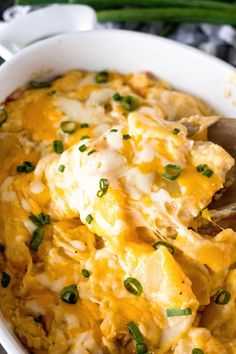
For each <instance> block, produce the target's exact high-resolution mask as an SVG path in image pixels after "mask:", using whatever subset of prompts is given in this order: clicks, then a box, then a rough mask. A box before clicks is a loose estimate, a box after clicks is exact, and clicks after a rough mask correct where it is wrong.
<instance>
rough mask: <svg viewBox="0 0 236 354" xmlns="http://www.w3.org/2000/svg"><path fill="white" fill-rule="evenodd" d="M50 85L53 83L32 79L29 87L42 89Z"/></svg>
mask: <svg viewBox="0 0 236 354" xmlns="http://www.w3.org/2000/svg"><path fill="white" fill-rule="evenodd" d="M50 86H51V83H50V82H45V81H36V80H32V81H30V83H29V88H31V89H40V88H45V87H50Z"/></svg>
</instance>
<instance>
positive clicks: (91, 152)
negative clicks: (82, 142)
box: [88, 149, 96, 155]
mask: <svg viewBox="0 0 236 354" xmlns="http://www.w3.org/2000/svg"><path fill="white" fill-rule="evenodd" d="M94 152H96V150H95V149H94V150H91V151H89V152H88V155H92V154H93V153H94Z"/></svg>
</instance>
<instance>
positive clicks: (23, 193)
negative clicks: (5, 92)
mask: <svg viewBox="0 0 236 354" xmlns="http://www.w3.org/2000/svg"><path fill="white" fill-rule="evenodd" d="M36 86H37V85H36ZM38 86H41V87H39V88H35V85H34V88H28V89H26V90H22V92H21V93H20V94H19V95H18V96H17V97H15V98H11V99H9V100H7V101H6V102H5V104H4V109H5V110H6V114H7V120H6V122H4V123H3V124H2V126H1V127H0V144H1V149H0V150H1V151H0V158H1V167H0V183H1V185H0V246H1V247H0V266H1V272H2V278H1V279H2V280H1V287H0V308H1V310H2V312H3V314H4V316H5V317H6V318H7V319H8V320H9V321H11V323H12V324H13V328H14V331H15V333H16V334H17V336H18V337H19V338H20V340H21V341H22V343H23V344H24V345H25V346H26V347H27V348H28V349H29V350H30V351H32V352H34V353H36V354H44V353H45V354H46V353H48V354H59V353H61V354H64V353H71V354H75V353H91V354H94V353H95V354H102V353H130V354H131V353H135V352H136V353H140V350H141V349H142V353H147V352H150V353H155V354H164V353H166V354H180V353H181V354H189V353H194V351H193V350H194V349H196V348H197V349H200V350H202V352H205V353H208V352H209V353H212V354H214V353H215V354H218V353H219V352H222V353H231V352H232V353H233V352H234V350H236V345H235V335H236V334H235V331H234V330H233V329H232V326H230V323H233V321H234V318H236V316H235V315H236V308H235V289H234V286H233V281H234V278H235V274H234V271H235V270H234V265H235V262H236V233H235V232H234V231H233V230H231V229H226V230H220V232H218V234H216V235H211V234H205V233H203V232H201V227H200V226H201V222H203V220H205V222H208V223H211V218H210V214H209V212H208V211H207V209H206V208H207V206H208V205H209V204H210V203H211V201H212V198H213V197H214V195H215V193H216V192H217V191H219V190H220V189H221V188H223V186H224V183H225V180H226V178H227V173H228V171H229V170H230V169H231V167H232V166H233V164H234V160H233V158H232V157H231V156H230V155H229V154H228V153H227V152H226V151H225V150H224V149H223V148H222V147H220V146H218V145H216V144H214V143H213V142H210V141H207V128H208V127H209V126H210V125H211V124H213V123H214V122H215V121H217V119H218V117H217V116H215V115H213V113H212V112H211V110H210V109H209V108H208V107H207V106H206V105H205V104H204V103H202V102H201V101H200V100H198V99H196V98H194V97H192V96H189V95H187V94H183V93H181V92H178V91H174V90H172V89H171V88H170V87H169V85H168V84H166V83H164V82H163V81H161V80H159V79H156V78H154V77H152V76H150V75H148V74H146V73H138V74H128V75H121V74H118V73H115V72H106V71H103V72H100V73H92V72H83V71H72V72H69V73H66V74H65V75H63V76H61V77H60V78H58V79H56V80H54V81H52V82H50V83H46V84H44V83H40V85H39V84H38ZM219 292H220V293H219ZM222 302H223V303H222ZM224 309H226V310H227V311H226V312H224ZM234 327H235V326H234ZM140 348H141V349H140Z"/></svg>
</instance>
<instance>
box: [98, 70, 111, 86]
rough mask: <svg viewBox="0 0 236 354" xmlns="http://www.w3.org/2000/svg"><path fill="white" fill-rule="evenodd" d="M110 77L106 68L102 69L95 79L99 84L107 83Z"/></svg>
mask: <svg viewBox="0 0 236 354" xmlns="http://www.w3.org/2000/svg"><path fill="white" fill-rule="evenodd" d="M108 79H109V73H108V71H106V70H103V71H100V72H99V73H97V74H96V76H95V81H96V83H97V84H105V83H106V82H107V81H108Z"/></svg>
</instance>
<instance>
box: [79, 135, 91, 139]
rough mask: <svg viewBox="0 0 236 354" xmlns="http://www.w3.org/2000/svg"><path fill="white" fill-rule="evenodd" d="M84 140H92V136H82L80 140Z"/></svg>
mask: <svg viewBox="0 0 236 354" xmlns="http://www.w3.org/2000/svg"><path fill="white" fill-rule="evenodd" d="M84 139H90V136H89V135H83V136H81V138H80V140H84Z"/></svg>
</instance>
